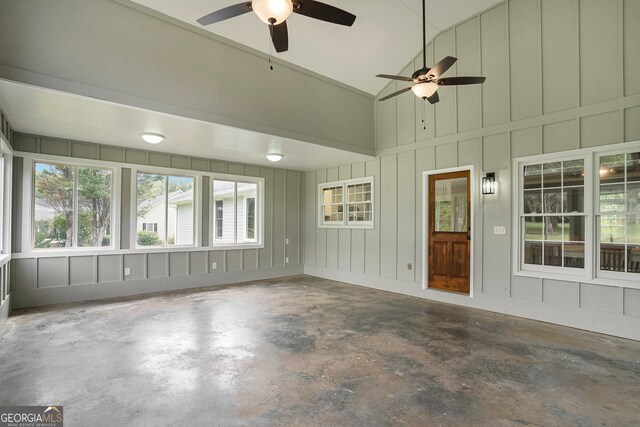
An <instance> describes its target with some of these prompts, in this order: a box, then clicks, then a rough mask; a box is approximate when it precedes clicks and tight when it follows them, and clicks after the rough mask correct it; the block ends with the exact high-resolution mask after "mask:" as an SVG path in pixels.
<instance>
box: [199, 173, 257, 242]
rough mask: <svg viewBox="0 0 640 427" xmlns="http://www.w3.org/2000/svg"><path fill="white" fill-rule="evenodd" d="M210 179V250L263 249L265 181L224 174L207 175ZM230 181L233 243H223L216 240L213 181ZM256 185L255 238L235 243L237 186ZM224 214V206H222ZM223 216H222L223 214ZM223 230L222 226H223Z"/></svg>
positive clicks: (236, 232)
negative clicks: (232, 183) (232, 192)
mask: <svg viewBox="0 0 640 427" xmlns="http://www.w3.org/2000/svg"><path fill="white" fill-rule="evenodd" d="M207 176H208V177H209V178H210V181H209V218H210V221H209V225H210V226H209V245H208V247H209V248H210V249H212V250H233V249H263V248H264V241H265V236H264V234H265V227H264V224H265V211H266V193H265V179H264V178H263V177H255V176H245V175H231V174H224V173H210V174H207ZM216 180H217V181H231V182H234V183H235V184H236V185H235V188H234V209H233V212H234V215H233V223H234V227H233V228H234V232H233V236H234V241H236V242H235V243H230V242H223V241H221V240H222V238H216V237H215V236H216V235H215V233H216V212H215V196H214V189H215V188H214V187H215V186H214V181H216ZM239 183H240V184H256V204H255V209H256V212H255V236H256V238H255V239H253V240H252V241H250V242H237V239H238V209H237V205H238V194H237V193H238V190H237V184H239ZM223 212H224V205H223ZM223 215H224V214H223ZM223 229H224V225H223Z"/></svg>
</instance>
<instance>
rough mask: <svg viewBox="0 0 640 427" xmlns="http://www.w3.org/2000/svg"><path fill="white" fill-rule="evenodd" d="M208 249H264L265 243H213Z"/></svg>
mask: <svg viewBox="0 0 640 427" xmlns="http://www.w3.org/2000/svg"><path fill="white" fill-rule="evenodd" d="M207 249H209V250H212V251H233V250H241V249H264V243H243V244H237V245H233V244H232V245H229V244H224V243H220V244H213V245H211V246H209V247H207Z"/></svg>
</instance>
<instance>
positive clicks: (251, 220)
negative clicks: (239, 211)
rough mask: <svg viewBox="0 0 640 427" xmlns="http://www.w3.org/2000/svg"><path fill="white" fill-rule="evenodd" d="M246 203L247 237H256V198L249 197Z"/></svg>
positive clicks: (248, 238)
mask: <svg viewBox="0 0 640 427" xmlns="http://www.w3.org/2000/svg"><path fill="white" fill-rule="evenodd" d="M245 200H246V203H245V212H246V213H247V214H246V216H245V221H246V224H245V239H247V240H255V239H256V198H255V197H247V198H246V199H245Z"/></svg>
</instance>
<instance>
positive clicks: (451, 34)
mask: <svg viewBox="0 0 640 427" xmlns="http://www.w3.org/2000/svg"><path fill="white" fill-rule="evenodd" d="M456 55H457V54H456V32H455V28H451V29H449V30H447V31H444V32H442V33H440V34H438V36H437V37H436V38H435V40H434V41H433V60H434V63H436V64H437V63H438V62H439V61H441V60H442V59H444V58H445V57H446V56H453V57H456ZM456 70H457V66H456V64H453V66H452V67H451V68H449V70H448V71H447V72H446V73H444V74H443V76H444V77H455V76H456V75H457V72H456ZM456 91H457V87H455V86H442V87H440V88H439V89H438V95H439V96H440V102H438V103H437V104H435V106H436V136H444V135H451V134H452V133H456V132H457V117H456Z"/></svg>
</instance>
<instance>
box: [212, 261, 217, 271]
mask: <svg viewBox="0 0 640 427" xmlns="http://www.w3.org/2000/svg"><path fill="white" fill-rule="evenodd" d="M216 268H218V263H217V262H212V263H211V269H212V270H215V269H216Z"/></svg>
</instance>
